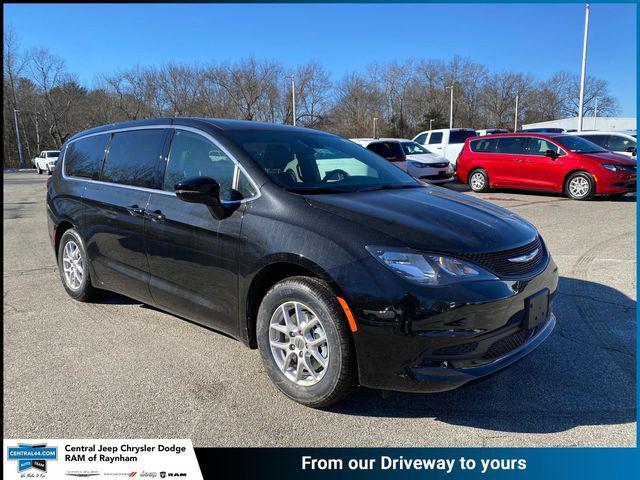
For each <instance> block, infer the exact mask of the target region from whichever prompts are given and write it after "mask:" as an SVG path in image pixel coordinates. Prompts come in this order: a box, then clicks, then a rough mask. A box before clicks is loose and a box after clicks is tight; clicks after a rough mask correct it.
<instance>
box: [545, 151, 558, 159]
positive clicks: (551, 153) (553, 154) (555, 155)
mask: <svg viewBox="0 0 640 480" xmlns="http://www.w3.org/2000/svg"><path fill="white" fill-rule="evenodd" d="M544 156H545V157H549V158H550V159H551V160H555V159H556V158H558V153H557V152H556V151H555V150H547V151H546V152H544Z"/></svg>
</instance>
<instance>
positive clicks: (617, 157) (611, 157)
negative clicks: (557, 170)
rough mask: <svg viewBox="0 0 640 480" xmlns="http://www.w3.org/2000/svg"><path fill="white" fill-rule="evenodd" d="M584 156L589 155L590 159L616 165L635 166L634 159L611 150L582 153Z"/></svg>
mask: <svg viewBox="0 0 640 480" xmlns="http://www.w3.org/2000/svg"><path fill="white" fill-rule="evenodd" d="M583 155H584V156H586V157H589V158H590V159H591V160H595V161H596V162H598V163H613V164H616V165H629V166H635V165H636V161H635V160H634V159H633V158H631V157H628V156H627V155H622V154H620V153H613V152H602V153H584V154H583Z"/></svg>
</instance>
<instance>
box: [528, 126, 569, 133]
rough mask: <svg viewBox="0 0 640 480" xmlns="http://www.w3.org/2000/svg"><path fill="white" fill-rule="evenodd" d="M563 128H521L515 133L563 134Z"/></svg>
mask: <svg viewBox="0 0 640 480" xmlns="http://www.w3.org/2000/svg"><path fill="white" fill-rule="evenodd" d="M564 131H565V130H564V128H556V127H538V128H523V129H522V130H518V131H516V133H564Z"/></svg>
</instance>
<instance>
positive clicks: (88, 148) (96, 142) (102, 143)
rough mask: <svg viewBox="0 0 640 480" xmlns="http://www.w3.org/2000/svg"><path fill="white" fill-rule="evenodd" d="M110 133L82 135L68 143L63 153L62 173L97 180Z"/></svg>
mask: <svg viewBox="0 0 640 480" xmlns="http://www.w3.org/2000/svg"><path fill="white" fill-rule="evenodd" d="M110 137H111V135H110V134H108V133H105V134H103V135H93V136H91V137H84V138H81V139H79V140H76V141H75V142H72V143H70V144H69V146H68V147H67V149H66V153H65V155H64V174H65V175H67V176H70V177H82V178H90V179H92V180H97V179H98V176H99V175H100V167H101V166H102V159H103V158H104V151H105V149H106V148H107V144H108V143H109V138H110Z"/></svg>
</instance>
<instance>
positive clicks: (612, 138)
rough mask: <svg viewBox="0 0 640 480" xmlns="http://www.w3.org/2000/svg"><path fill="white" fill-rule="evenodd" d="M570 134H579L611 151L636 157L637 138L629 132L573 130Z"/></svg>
mask: <svg viewBox="0 0 640 480" xmlns="http://www.w3.org/2000/svg"><path fill="white" fill-rule="evenodd" d="M569 135H577V136H579V137H582V138H584V139H585V140H589V141H590V142H593V143H595V144H596V145H599V146H601V147H602V148H604V149H606V150H609V151H611V152H615V153H620V154H622V155H626V156H628V157H632V158H636V154H637V151H636V138H635V137H634V136H632V135H629V134H628V133H622V132H601V131H599V130H593V131H584V130H583V131H582V132H571V133H570V134H569Z"/></svg>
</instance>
